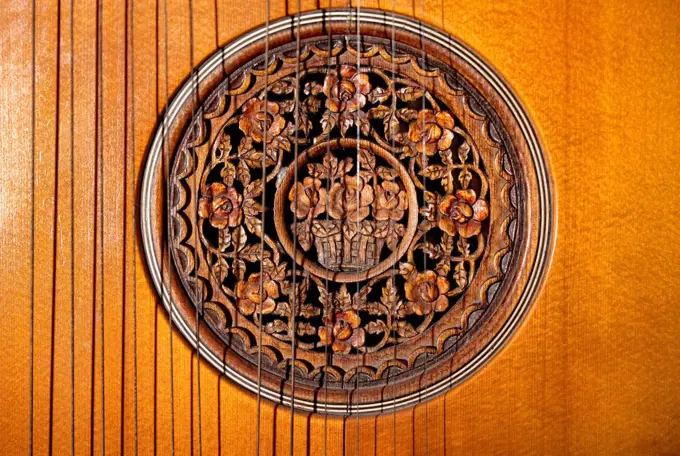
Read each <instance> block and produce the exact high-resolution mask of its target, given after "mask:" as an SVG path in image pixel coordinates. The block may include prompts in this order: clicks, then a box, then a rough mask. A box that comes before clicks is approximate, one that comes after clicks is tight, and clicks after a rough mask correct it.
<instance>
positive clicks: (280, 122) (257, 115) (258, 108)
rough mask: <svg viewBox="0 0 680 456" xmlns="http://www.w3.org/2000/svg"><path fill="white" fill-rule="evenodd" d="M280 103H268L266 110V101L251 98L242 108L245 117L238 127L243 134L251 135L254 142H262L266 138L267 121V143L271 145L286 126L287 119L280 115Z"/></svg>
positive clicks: (242, 117)
mask: <svg viewBox="0 0 680 456" xmlns="http://www.w3.org/2000/svg"><path fill="white" fill-rule="evenodd" d="M280 109H281V108H280V107H279V104H278V103H275V102H272V101H270V102H268V103H267V109H266V111H265V109H264V101H262V100H260V99H259V98H251V99H250V100H248V101H247V102H246V103H245V104H244V105H243V108H242V111H243V115H242V116H241V120H239V123H238V126H239V128H240V129H241V131H242V132H243V133H245V134H246V135H249V136H250V137H251V138H252V139H253V140H254V141H257V142H262V140H263V138H264V128H265V120H266V126H267V143H271V142H272V141H273V140H274V138H275V137H276V136H278V135H279V134H280V133H281V132H282V131H283V128H284V127H285V126H286V119H284V118H283V116H282V115H281V114H280V112H279V111H280Z"/></svg>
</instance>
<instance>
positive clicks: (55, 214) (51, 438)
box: [47, 2, 61, 453]
mask: <svg viewBox="0 0 680 456" xmlns="http://www.w3.org/2000/svg"><path fill="white" fill-rule="evenodd" d="M55 41H56V43H57V52H56V54H57V56H56V57H57V58H56V62H55V64H56V75H55V79H56V81H57V90H56V95H55V101H56V103H55V107H56V109H55V116H54V124H55V127H56V128H55V138H56V140H55V144H54V182H55V183H54V206H53V212H52V216H53V222H52V277H51V285H52V290H51V292H52V331H51V337H50V389H49V398H50V408H49V411H48V416H49V434H48V444H47V445H48V446H47V450H48V452H49V453H52V448H53V441H54V387H55V383H56V379H55V377H54V360H55V353H54V352H55V345H56V340H55V339H56V337H55V331H54V328H55V317H54V314H55V313H56V309H57V250H58V246H57V232H58V225H59V207H60V204H59V184H58V179H59V176H60V174H61V173H60V172H59V171H60V166H59V165H60V160H59V155H60V152H61V147H60V146H61V144H60V142H59V137H60V136H61V109H60V107H61V106H60V100H61V92H60V85H61V2H59V3H58V4H57V33H56V37H55Z"/></svg>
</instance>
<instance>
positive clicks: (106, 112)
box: [0, 0, 680, 456]
mask: <svg viewBox="0 0 680 456" xmlns="http://www.w3.org/2000/svg"><path fill="white" fill-rule="evenodd" d="M74 3H75V10H74V11H71V9H70V2H69V1H62V2H61V5H59V3H58V2H57V1H56V0H41V1H38V2H37V6H36V11H35V21H36V22H35V30H36V40H35V42H36V56H35V58H36V61H35V64H36V66H35V85H33V80H32V67H31V56H32V53H31V38H32V8H31V2H30V1H28V0H15V1H11V2H2V5H1V6H0V17H2V19H3V24H4V27H3V31H2V34H1V36H2V37H1V38H0V40H1V41H0V42H1V43H2V48H1V51H2V56H1V57H0V59H1V60H0V61H1V62H2V63H1V65H2V67H1V69H0V90H1V95H2V97H1V98H0V144H1V146H0V151H1V157H2V161H3V169H2V172H0V264H2V272H1V273H0V311H1V318H0V334H2V340H3V342H2V343H3V347H2V357H1V362H0V378H1V379H2V380H1V381H0V429H2V437H0V454H3V455H25V454H30V453H29V451H30V445H31V441H32V450H33V453H34V454H36V455H45V454H50V453H51V454H57V455H65V454H71V442H72V439H71V437H72V435H74V439H73V443H74V449H75V454H78V455H81V454H104V453H105V454H110V455H116V454H123V453H124V454H135V450H138V453H139V454H142V455H147V454H154V453H157V454H170V453H171V450H172V447H173V441H174V450H175V454H177V455H186V454H199V453H202V454H204V455H215V454H225V455H230V454H237V455H243V456H245V455H251V454H255V444H256V440H255V432H256V422H257V420H256V413H255V410H256V400H255V396H253V395H252V394H250V393H246V392H244V391H242V390H240V389H238V388H236V387H235V386H233V385H232V384H231V383H230V382H229V381H227V380H226V379H224V378H222V377H220V375H219V374H218V372H216V371H215V369H213V368H212V367H211V366H210V365H208V364H206V363H204V362H203V361H201V362H200V376H199V363H198V362H197V358H196V354H195V350H193V349H192V348H191V347H190V346H189V345H188V344H187V343H186V342H185V341H184V339H183V337H182V336H181V335H180V334H179V333H177V332H176V331H175V332H174V333H173V334H172V335H171V334H170V329H169V322H168V317H167V313H166V311H165V309H164V308H163V307H162V305H161V304H160V303H159V302H158V300H157V296H156V294H155V292H154V288H153V286H152V284H151V282H150V280H149V277H148V276H147V274H146V271H145V261H144V258H143V252H142V251H141V244H140V240H139V232H138V228H137V225H136V223H137V215H136V213H135V211H134V209H135V208H137V207H138V206H137V198H138V194H139V189H138V186H139V182H140V169H141V168H142V164H143V162H144V157H145V153H146V149H147V147H148V145H149V143H150V139H151V135H152V133H153V131H154V129H155V127H156V122H157V119H159V114H160V113H161V111H162V110H163V108H164V106H165V104H166V99H165V75H166V69H167V76H168V83H169V92H170V94H171V95H172V93H173V92H174V91H175V90H176V89H177V88H178V87H179V86H180V85H181V84H182V82H183V81H184V80H185V79H186V78H187V77H188V75H189V74H190V72H191V68H192V66H191V63H192V62H191V46H190V43H191V40H190V9H189V1H188V0H167V26H168V33H167V37H168V42H167V46H168V60H167V61H166V59H165V53H164V45H165V44H164V43H165V36H166V33H165V30H164V4H165V2H164V1H158V2H156V1H149V0H135V1H134V21H133V22H134V62H130V52H129V51H130V48H129V41H128V42H126V36H127V38H128V39H129V38H130V30H129V26H130V20H129V19H130V18H129V17H128V18H127V20H126V4H125V3H123V2H116V1H111V0H103V17H102V22H101V24H100V25H101V30H102V39H103V41H102V54H103V59H102V62H101V65H102V70H103V74H102V78H101V82H102V84H101V86H98V85H97V80H98V78H97V25H98V24H97V10H96V3H95V2H93V1H86V0H75V2H74ZM395 5H396V11H397V12H398V13H403V14H407V15H410V16H416V17H417V18H420V19H423V20H425V21H427V22H428V23H430V24H432V25H434V26H437V27H441V28H443V29H445V30H446V31H447V32H449V33H451V34H453V35H455V36H456V37H458V38H460V39H461V40H462V41H464V42H466V43H467V44H469V45H470V46H471V47H472V48H474V49H475V50H477V51H478V52H479V53H480V54H481V55H482V56H484V57H485V58H486V59H487V60H488V61H490V62H491V64H492V65H493V66H495V67H496V68H497V69H498V71H499V72H500V73H501V74H502V75H503V76H504V77H505V78H506V79H507V80H508V81H509V84H510V85H511V86H512V87H513V88H514V89H515V90H516V92H517V94H518V96H519V98H520V99H521V100H522V102H523V103H524V105H525V106H526V109H527V111H528V113H529V114H530V116H531V117H532V120H533V121H534V123H535V125H536V127H537V129H538V132H539V134H540V136H541V138H542V141H543V144H544V146H545V149H546V150H547V152H548V154H549V158H550V160H549V161H550V166H551V169H552V174H553V178H554V184H555V193H556V196H557V205H558V208H557V211H556V212H557V219H558V223H557V224H558V235H557V242H556V249H555V254H554V259H553V262H552V268H551V270H550V272H549V274H548V276H547V280H546V283H545V286H544V288H543V291H542V293H541V294H540V296H539V298H538V299H537V301H536V302H535V303H534V306H533V309H532V311H531V312H530V314H529V316H528V318H527V319H526V320H525V322H524V323H523V325H522V326H521V327H520V329H519V330H518V331H517V333H516V334H515V335H514V337H513V338H512V340H511V341H510V343H509V344H508V345H507V346H506V347H505V348H504V349H503V350H502V351H501V352H500V353H499V354H498V355H497V356H496V357H495V358H494V359H493V360H492V361H491V362H490V363H489V364H488V365H487V366H485V367H484V368H483V369H482V370H481V371H480V372H478V373H476V374H475V375H474V376H473V377H472V378H470V379H469V380H467V381H466V382H464V383H463V384H462V385H460V386H458V387H456V388H455V389H453V390H452V391H450V392H448V393H447V394H446V395H443V396H440V397H439V398H437V399H435V400H433V401H431V402H428V403H426V404H421V405H419V406H418V407H416V409H415V410H413V409H409V410H404V411H400V412H398V413H397V414H396V422H395V421H393V419H394V418H395V417H393V415H392V414H391V413H388V414H385V415H381V416H378V417H370V418H361V419H359V421H357V419H356V418H353V417H352V418H348V419H345V420H343V419H342V418H329V419H328V420H327V421H326V420H325V419H324V417H323V416H318V415H309V414H296V416H295V422H294V425H295V426H294V427H295V439H294V446H295V454H296V455H320V454H324V448H325V447H326V448H327V454H328V455H343V454H346V455H353V454H361V455H374V454H378V455H383V454H384V455H388V454H394V446H393V445H394V443H393V442H395V441H396V445H397V451H396V453H397V454H403V455H415V454H419V455H420V454H422V455H425V454H430V455H443V454H447V455H455V454H463V453H464V454H482V455H491V454H500V455H509V454H679V453H680V381H679V380H678V378H679V377H680V341H679V339H678V334H680V304H679V303H678V300H679V298H680V280H679V279H678V276H677V271H678V268H680V242H678V241H679V240H680V228H679V227H680V210H679V207H680V200H679V199H678V194H679V193H680V185H679V184H678V182H680V181H679V180H678V178H677V172H678V168H676V167H677V166H679V165H680V158H679V157H680V155H679V154H680V134H679V127H678V121H679V120H680V97H679V95H680V93H679V91H678V86H677V83H678V75H680V8H678V5H677V3H676V2H675V1H672V0H668V1H643V0H625V1H623V0H619V1H613V0H611V1H590V2H577V1H569V0H561V1H538V0H511V1H487V0H465V1H458V0H456V1H445V2H444V4H443V5H442V3H441V2H440V1H432V0H427V1H425V2H424V3H423V2H422V0H416V1H415V6H414V5H413V4H412V3H411V2H404V1H401V0H397V1H395ZM318 6H319V5H317V4H316V2H312V1H303V2H302V9H303V10H311V9H315V8H317V7H318ZM321 6H322V7H327V6H328V3H327V2H323V3H322V4H321ZM333 6H346V3H344V4H343V5H340V2H339V1H338V2H334V3H333ZM354 6H356V5H354ZM216 7H217V8H216ZM271 7H272V10H271V16H272V18H279V17H282V16H283V15H285V14H294V13H295V8H296V6H295V2H291V1H287V2H283V1H278V0H272V3H271ZM286 7H287V8H288V10H286ZM361 7H362V8H364V7H372V8H378V7H379V8H382V9H385V10H388V11H390V10H391V8H392V2H391V1H389V0H388V1H383V2H381V3H379V2H377V1H369V0H362V1H361ZM264 8H265V2H264V0H263V1H225V0H219V1H216V0H193V2H192V13H193V32H194V39H193V43H194V63H198V62H200V61H202V60H203V59H205V58H206V57H207V56H209V55H210V54H212V53H213V52H214V50H215V49H216V47H217V45H218V44H224V43H227V42H228V41H230V40H231V39H233V38H234V37H237V36H238V35H240V34H242V33H243V32H245V31H247V30H249V29H252V28H254V27H256V26H259V25H261V24H263V23H264V20H265V12H264ZM216 11H217V13H216ZM71 18H73V23H74V49H71V46H70V21H71ZM126 30H127V32H126ZM126 33H127V35H126ZM126 52H127V54H126ZM131 63H134V80H132V78H131V77H130V75H131V72H130V65H131ZM71 65H74V68H73V74H74V76H75V78H74V79H73V80H72V79H71ZM72 84H74V91H73V93H74V100H73V105H74V107H75V109H74V112H73V120H74V123H73V125H71V109H70V93H71V85H72ZM33 87H34V88H35V112H36V117H35V127H36V128H35V176H34V188H35V190H34V194H33V195H34V200H33V201H34V203H35V219H34V221H33V220H32V205H31V201H32V193H31V188H32V185H31V156H32V148H31V133H32V121H31V119H32V118H31V92H32V88H33ZM132 88H134V94H133V92H132ZM97 90H100V91H101V95H102V105H101V107H102V113H103V128H102V129H101V130H97V127H96V119H97V117H96V101H97ZM132 97H134V106H135V115H134V119H133V118H132V110H131V100H132V99H133V98H132ZM133 129H134V150H133V148H132V144H133V142H132V138H133V135H132V133H133ZM71 131H73V146H74V148H73V150H71V147H70V143H71ZM97 135H101V140H102V144H103V150H102V155H103V162H102V163H101V165H102V167H103V174H102V175H98V174H97V171H96V169H97V168H96V167H97V165H98V162H97V161H96V153H95V152H96V144H97ZM71 154H74V155H73V158H74V160H73V162H74V172H73V174H72V173H71V168H70V163H71ZM133 159H134V165H133ZM133 168H134V172H133ZM72 180H73V186H74V189H75V191H74V192H73V195H72V193H71V182H72ZM97 185H100V186H101V187H100V188H99V190H100V191H103V194H101V193H98V191H97V188H98V187H97ZM72 201H73V207H72V206H71V204H72V203H71V202H72ZM98 201H99V202H100V203H101V202H102V201H103V208H101V209H103V210H102V213H103V218H102V217H100V213H99V211H100V207H99V206H97V204H98ZM71 209H73V211H72V210H71ZM72 212H73V214H74V215H75V216H74V217H73V218H72V217H71V214H72ZM133 217H134V220H133ZM133 221H134V224H133ZM72 225H73V231H72V230H71V226H72ZM32 228H33V231H32ZM32 232H33V233H34V239H35V249H34V252H35V254H34V261H33V262H32V256H31V238H32V236H31V233H32ZM72 235H73V237H74V239H75V243H74V249H73V252H74V255H73V257H72V255H71V239H72V237H71V236H72ZM102 260H103V261H102ZM72 262H73V263H72ZM72 264H73V267H74V271H75V275H74V277H73V281H74V283H75V288H74V290H73V297H74V300H73V304H74V314H75V320H74V321H73V329H74V335H75V343H74V345H73V354H74V360H75V363H72V362H71V340H72V339H71V265H72ZM102 264H103V271H102V270H101V265H102ZM102 273H103V274H102ZM31 277H33V279H34V319H33V366H34V370H33V391H32V398H31V391H30V372H31V371H30V366H31V358H30V347H31ZM102 277H103V281H102V280H101V278H102ZM102 297H103V299H104V315H102V314H101V313H100V311H99V309H100V304H101V301H100V300H101V298H102ZM135 316H136V325H135V320H134V318H135ZM135 326H136V331H135ZM102 335H103V338H102ZM170 338H172V348H173V352H172V357H171V356H170ZM135 341H136V347H137V362H136V364H135V360H134V347H135ZM102 344H103V359H102ZM171 360H172V373H173V377H172V379H173V383H172V384H173V385H174V388H173V389H174V401H173V402H174V413H173V410H171V399H170V391H171V388H170V385H171V377H170V372H171V369H170V368H171V366H170V362H171ZM102 366H103V371H102ZM72 369H73V374H74V378H75V389H74V390H73V389H72V388H71V374H72V371H71V370H72ZM199 377H200V388H199V384H198V381H199V380H198V379H199ZM135 378H136V382H135ZM102 388H103V391H102ZM199 390H200V398H199ZM199 399H200V414H199ZM31 403H32V411H33V413H32V415H31ZM72 411H73V420H72ZM173 418H174V433H173V430H172V426H171V422H172V421H171V420H172V419H173ZM31 420H32V426H31ZM289 420H290V412H289V410H288V409H286V408H283V407H276V406H274V405H273V404H272V403H269V402H266V401H264V402H263V405H262V419H261V424H262V427H261V438H262V440H261V444H262V454H268V455H269V454H288V451H289V442H290V434H289ZM199 423H200V426H199ZM357 430H358V432H359V435H358V437H357ZM395 431H396V437H395ZM31 432H32V434H31ZM73 433H75V434H73ZM31 435H32V439H31ZM173 437H174V438H173ZM324 442H326V445H324ZM357 443H358V446H359V448H357Z"/></svg>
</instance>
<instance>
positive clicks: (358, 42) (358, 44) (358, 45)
mask: <svg viewBox="0 0 680 456" xmlns="http://www.w3.org/2000/svg"><path fill="white" fill-rule="evenodd" d="M356 13H357V21H356V50H357V75H361V28H360V27H361V0H357V9H356ZM360 94H361V93H360V92H359V91H358V90H357V92H356V98H357V106H359V96H360ZM360 111H361V110H360V109H357V111H356V112H357V114H356V129H357V187H356V199H357V235H358V234H359V232H360V231H361V226H360V223H361V222H360V221H359V208H360V206H361V193H360V190H361V183H360V181H361V176H360V174H361V142H360V141H361V118H360V117H359V112H360ZM358 295H359V282H357V296H358ZM359 311H360V309H359V300H358V299H357V315H359ZM356 350H357V353H356V357H357V365H356V373H355V376H356V386H355V388H354V389H355V393H354V394H355V396H354V403H355V404H356V405H357V406H358V402H359V366H360V361H361V352H360V350H359V347H357V349H356ZM355 413H356V447H355V449H356V454H357V455H358V454H359V412H358V409H356V410H355Z"/></svg>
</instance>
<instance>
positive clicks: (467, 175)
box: [458, 168, 472, 188]
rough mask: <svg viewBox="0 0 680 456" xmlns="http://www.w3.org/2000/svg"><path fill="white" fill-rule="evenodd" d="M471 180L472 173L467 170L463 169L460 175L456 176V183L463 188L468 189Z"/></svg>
mask: <svg viewBox="0 0 680 456" xmlns="http://www.w3.org/2000/svg"><path fill="white" fill-rule="evenodd" d="M471 180H472V173H471V172H470V171H469V170H468V169H467V168H464V169H463V170H462V171H461V172H460V174H458V181H459V182H460V185H462V186H463V188H468V185H470V181H471Z"/></svg>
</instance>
